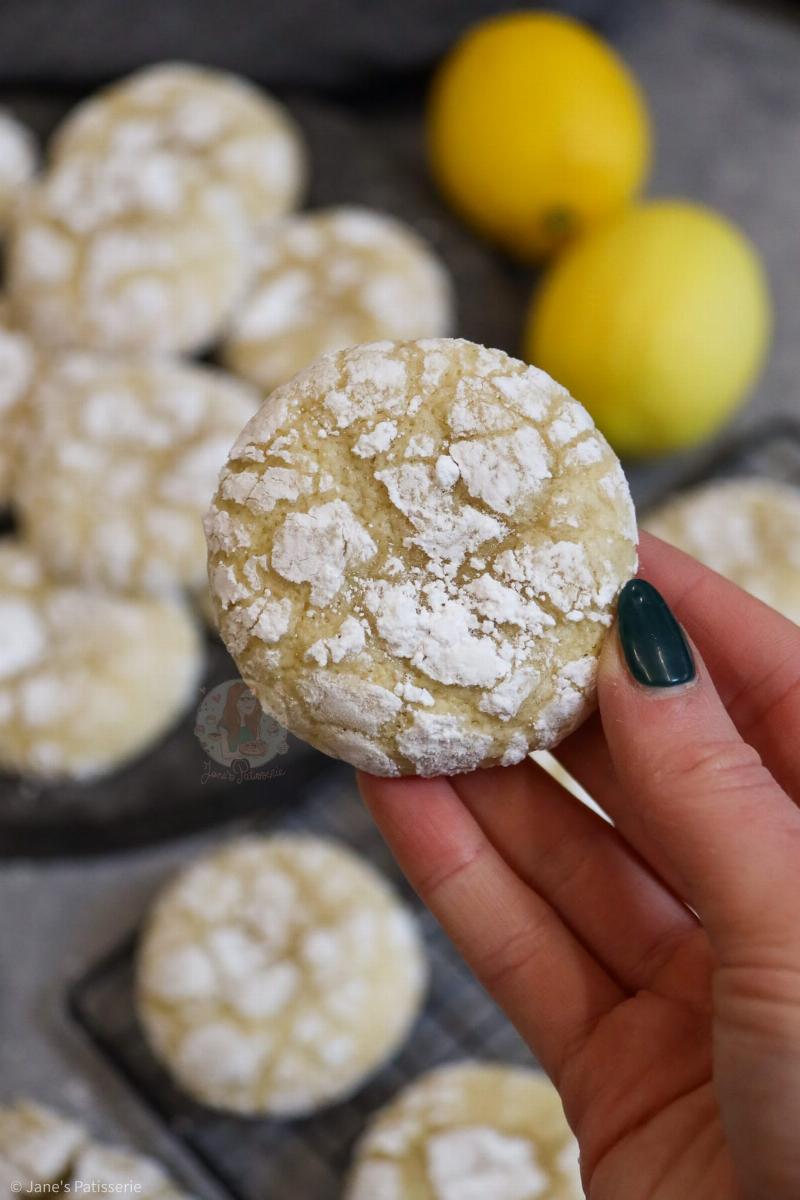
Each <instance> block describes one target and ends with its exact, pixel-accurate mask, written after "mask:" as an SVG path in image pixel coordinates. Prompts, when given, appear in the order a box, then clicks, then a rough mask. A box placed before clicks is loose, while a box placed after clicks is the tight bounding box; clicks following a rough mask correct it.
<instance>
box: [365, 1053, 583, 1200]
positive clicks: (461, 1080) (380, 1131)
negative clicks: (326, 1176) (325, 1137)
mask: <svg viewBox="0 0 800 1200" xmlns="http://www.w3.org/2000/svg"><path fill="white" fill-rule="evenodd" d="M344 1200H583V1188H582V1186H581V1178H580V1169H579V1166H578V1143H577V1142H576V1140H575V1138H574V1136H573V1134H572V1132H571V1130H570V1128H569V1126H568V1125H567V1122H566V1118H565V1117H564V1110H563V1108H562V1106H561V1100H560V1099H559V1095H558V1092H557V1091H556V1089H555V1088H554V1087H553V1085H552V1084H551V1083H550V1082H549V1081H548V1080H547V1078H546V1077H545V1076H544V1075H542V1074H541V1072H539V1071H531V1070H525V1069H522V1068H518V1067H509V1066H504V1065H501V1064H499V1063H497V1064H488V1063H470V1062H464V1063H457V1064H454V1065H451V1066H445V1067H440V1068H439V1069H438V1070H435V1071H430V1072H429V1073H428V1074H426V1075H423V1076H422V1077H421V1078H420V1079H418V1080H416V1081H415V1082H414V1083H412V1084H411V1085H410V1086H409V1087H407V1088H406V1089H405V1090H404V1091H403V1092H401V1093H400V1095H399V1096H398V1097H397V1099H395V1100H394V1101H393V1102H392V1103H391V1104H390V1105H388V1107H387V1108H385V1109H384V1110H383V1111H382V1112H380V1113H378V1115H377V1117H374V1118H373V1120H372V1121H371V1123H370V1125H369V1126H368V1128H367V1131H366V1133H365V1134H364V1135H363V1137H362V1138H361V1141H360V1142H359V1144H358V1145H357V1147H356V1152H355V1163H354V1166H353V1169H352V1172H351V1176H350V1181H349V1186H348V1187H347V1189H346V1191H345V1197H344Z"/></svg>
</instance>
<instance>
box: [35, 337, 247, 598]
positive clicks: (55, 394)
mask: <svg viewBox="0 0 800 1200" xmlns="http://www.w3.org/2000/svg"><path fill="white" fill-rule="evenodd" d="M257 405H258V397H257V395H256V393H255V392H253V391H251V390H250V388H249V387H247V386H246V385H245V384H243V383H241V382H240V381H238V380H235V379H232V378H231V377H230V376H228V375H226V374H225V373H224V372H223V371H219V370H215V369H214V368H212V367H206V366H198V365H193V364H191V365H190V364H188V363H177V362H170V361H167V360H163V359H149V360H141V359H134V358H122V357H109V356H106V355H102V354H97V353H92V352H90V351H66V352H62V353H60V354H58V355H56V356H54V357H53V358H52V359H51V360H50V361H49V362H48V363H47V365H46V366H45V367H43V368H42V370H41V371H40V372H39V374H38V376H37V381H36V384H35V386H34V388H33V391H32V392H31V395H30V397H29V400H28V405H27V408H28V412H27V417H26V421H25V426H24V436H23V438H22V439H21V447H20V455H19V469H18V471H17V472H16V482H15V491H14V499H15V502H16V505H17V507H18V510H19V513H20V516H21V520H22V525H23V527H24V529H25V531H26V533H27V535H28V537H29V538H30V540H31V542H32V543H33V544H34V545H35V546H36V548H37V549H38V551H39V552H40V554H41V555H42V557H43V559H44V561H45V563H46V565H47V568H48V570H49V571H50V572H51V573H53V574H54V575H56V576H58V577H59V578H63V579H73V580H79V581H82V582H84V583H91V584H93V585H94V584H102V585H103V586H106V587H110V588H114V589H116V590H119V591H149V592H164V591H168V590H175V589H176V588H177V587H178V586H179V585H182V584H185V585H187V586H190V587H194V586H198V585H200V584H202V583H204V582H205V579H206V566H205V560H206V550H205V541H204V538H203V528H202V517H203V514H204V512H205V511H206V509H207V507H208V504H209V501H210V499H211V497H212V495H213V493H214V488H215V486H216V482H217V477H218V475H219V471H220V468H221V467H222V465H223V463H224V462H225V458H226V455H227V452H228V450H229V449H230V446H231V444H232V443H233V440H234V438H235V437H236V434H237V433H238V432H239V431H240V429H241V427H242V424H243V423H244V422H245V421H247V420H248V418H249V417H250V416H251V415H252V413H253V412H254V411H255V410H256V408H257Z"/></svg>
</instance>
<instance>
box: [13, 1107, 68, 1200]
mask: <svg viewBox="0 0 800 1200" xmlns="http://www.w3.org/2000/svg"><path fill="white" fill-rule="evenodd" d="M85 1143H86V1132H85V1130H84V1129H83V1128H82V1127H81V1126H80V1125H79V1124H78V1123H77V1122H76V1121H72V1120H69V1119H68V1118H66V1117H62V1116H61V1114H60V1113H57V1112H54V1111H53V1110H52V1109H50V1108H45V1106H44V1105H42V1104H37V1103H35V1101H33V1100H19V1101H17V1102H16V1103H15V1104H8V1105H4V1106H3V1107H2V1108H0V1187H2V1185H3V1184H5V1185H6V1186H7V1189H8V1192H7V1194H8V1195H9V1196H11V1195H13V1194H14V1192H12V1185H14V1184H17V1185H19V1184H22V1185H23V1190H24V1191H27V1190H28V1188H29V1187H30V1185H31V1184H34V1185H35V1184H54V1183H60V1182H61V1181H62V1180H64V1179H65V1178H66V1177H67V1175H68V1173H69V1170H70V1167H71V1165H72V1163H73V1161H74V1159H75V1156H76V1155H77V1154H78V1153H79V1152H80V1150H81V1148H82V1147H83V1146H84V1145H85ZM15 1190H16V1189H15ZM42 1190H45V1189H44V1188H42ZM2 1194H3V1195H5V1194H6V1193H5V1192H3V1193H2Z"/></svg>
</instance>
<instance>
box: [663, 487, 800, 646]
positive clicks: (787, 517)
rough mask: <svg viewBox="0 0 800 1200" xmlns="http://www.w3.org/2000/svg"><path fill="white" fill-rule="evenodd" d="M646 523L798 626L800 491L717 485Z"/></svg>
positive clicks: (673, 502) (671, 504)
mask: <svg viewBox="0 0 800 1200" xmlns="http://www.w3.org/2000/svg"><path fill="white" fill-rule="evenodd" d="M642 524H643V527H644V528H645V529H647V530H649V532H650V533H654V534H656V536H657V537H660V538H663V539H664V541H666V542H670V543H671V545H673V546H677V547H678V549H679V550H683V551H685V553H686V554H691V555H692V556H693V557H694V558H697V559H699V561H700V562H701V563H704V564H705V565H706V566H707V567H711V568H712V570H714V571H718V572H719V574H720V575H724V576H725V578H726V579H731V580H733V582H734V583H737V584H738V585H739V587H742V588H744V589H745V591H748V592H751V593H752V595H754V596H757V597H758V599H759V600H763V601H764V603H765V604H769V605H770V606H771V607H772V608H776V609H777V610H778V612H781V613H783V615H784V616H786V617H789V619H790V620H792V621H795V622H797V623H798V624H800V489H797V488H795V487H792V486H791V485H789V484H783V483H777V482H775V481H774V480H771V479H757V478H751V479H725V480H720V481H717V482H714V483H707V484H704V485H703V486H702V487H699V488H694V489H692V490H691V491H688V492H685V493H683V494H680V495H677V496H674V497H673V498H671V499H670V500H667V501H666V503H664V504H663V505H662V506H661V507H660V508H658V509H656V510H654V511H653V512H650V513H647V515H646V516H645V518H644V520H643V522H642Z"/></svg>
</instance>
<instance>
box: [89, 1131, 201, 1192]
mask: <svg viewBox="0 0 800 1200" xmlns="http://www.w3.org/2000/svg"><path fill="white" fill-rule="evenodd" d="M72 1174H73V1178H74V1179H76V1180H80V1182H81V1185H82V1186H81V1191H89V1190H90V1189H91V1191H92V1192H94V1193H95V1194H97V1193H99V1194H100V1195H103V1194H105V1195H108V1194H112V1195H113V1194H115V1193H116V1194H117V1195H126V1194H127V1195H131V1194H133V1195H134V1196H136V1198H137V1200H189V1197H188V1196H187V1193H186V1192H184V1191H182V1190H181V1189H179V1188H178V1187H177V1186H176V1184H175V1183H174V1182H173V1180H172V1179H170V1177H169V1175H168V1174H167V1172H166V1171H165V1170H164V1168H163V1167H162V1165H161V1163H159V1162H156V1161H155V1159H153V1158H150V1157H149V1155H145V1154H136V1153H134V1152H133V1151H132V1150H127V1149H124V1148H122V1147H118V1146H105V1145H101V1144H100V1143H97V1142H92V1143H90V1144H89V1145H88V1146H86V1147H85V1148H84V1149H83V1150H82V1151H81V1152H80V1154H79V1155H78V1157H77V1158H76V1160H75V1165H74V1167H73V1171H72ZM85 1184H88V1185H89V1187H88V1188H87V1187H85V1186H83V1185H85ZM74 1190H75V1189H73V1191H74Z"/></svg>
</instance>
